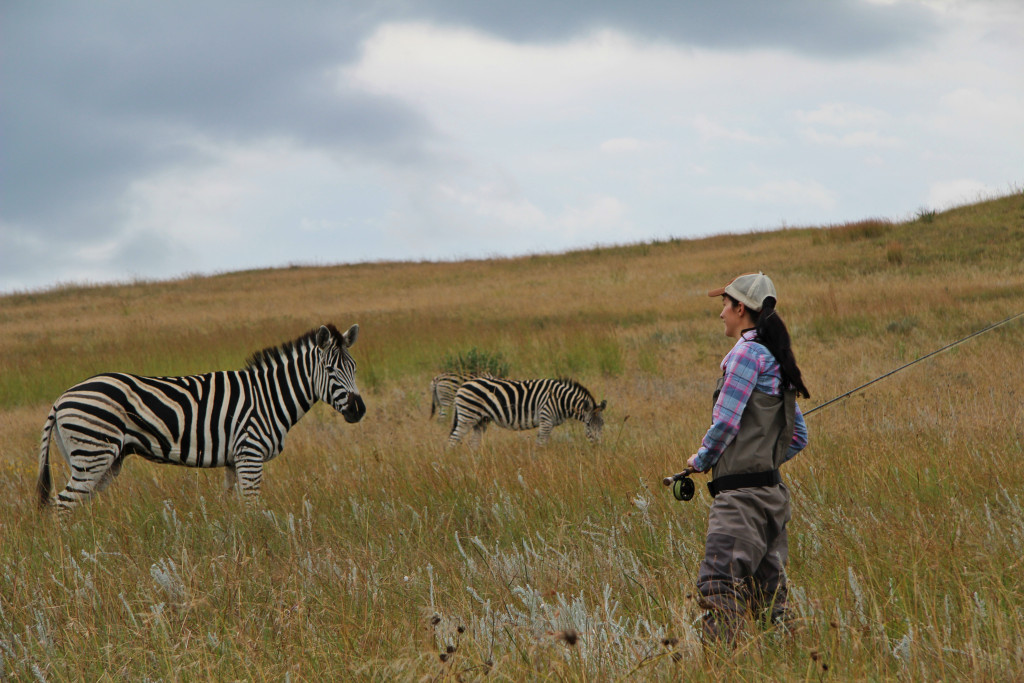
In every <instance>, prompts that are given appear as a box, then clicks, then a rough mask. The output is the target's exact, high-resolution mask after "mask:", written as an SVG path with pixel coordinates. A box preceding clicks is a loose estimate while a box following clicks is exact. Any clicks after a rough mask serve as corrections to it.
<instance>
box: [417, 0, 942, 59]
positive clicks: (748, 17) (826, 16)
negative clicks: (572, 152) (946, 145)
mask: <svg viewBox="0 0 1024 683" xmlns="http://www.w3.org/2000/svg"><path fill="white" fill-rule="evenodd" d="M418 11H420V12H422V13H423V14H424V16H427V17H430V18H434V19H439V20H444V21H449V22H451V23H457V24H469V25H473V26H476V27H478V28H480V29H483V30H486V31H488V32H490V33H494V34H496V35H500V36H503V37H506V38H508V39H511V40H520V41H548V40H557V39H561V38H565V37H567V36H569V35H573V34H578V33H582V32H586V31H589V30H593V29H600V28H606V27H616V28H618V29H620V30H625V31H628V32H632V33H636V34H638V35H641V36H645V37H649V38H655V39H661V40H666V41H671V42H681V43H686V44H691V45H700V46H704V47H713V48H715V47H717V48H762V47H776V48H784V49H790V50H794V51H798V52H806V53H810V54H813V55H816V56H822V57H830V56H834V57H848V56H851V55H857V54H868V53H876V52H879V51H884V50H892V49H898V48H900V47H902V46H906V45H910V44H914V43H915V42H917V41H918V40H920V39H921V38H922V37H923V36H925V35H928V34H929V33H932V32H934V30H935V28H936V26H935V23H934V20H933V18H932V14H931V13H930V12H929V11H928V10H927V9H925V8H923V7H920V6H917V5H912V4H898V5H872V4H870V3H867V2H864V1H863V0H829V1H828V2H808V1H806V0H772V1H771V2H763V1H762V0H715V1H714V2H707V1H706V0H678V1H675V2H666V1H665V0H633V2H619V1H618V0H595V1H594V2H547V1H545V0H521V1H520V2H478V1H477V0H434V1H433V2H430V3H426V4H424V5H420V6H419V9H418Z"/></svg>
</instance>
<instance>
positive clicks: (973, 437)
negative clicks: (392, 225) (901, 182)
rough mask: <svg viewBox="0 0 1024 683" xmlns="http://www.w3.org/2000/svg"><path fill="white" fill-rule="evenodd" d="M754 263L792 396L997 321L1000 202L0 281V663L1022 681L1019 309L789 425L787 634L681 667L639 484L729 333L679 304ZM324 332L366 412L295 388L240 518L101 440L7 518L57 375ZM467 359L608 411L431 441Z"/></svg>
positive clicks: (40, 667)
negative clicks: (765, 276) (439, 257)
mask: <svg viewBox="0 0 1024 683" xmlns="http://www.w3.org/2000/svg"><path fill="white" fill-rule="evenodd" d="M894 244H898V245H900V246H899V250H898V251H899V257H898V258H896V257H894V256H893V254H894V253H895V249H894V247H893V245H894ZM754 269H762V270H764V271H765V272H767V273H769V274H770V275H772V277H773V278H774V279H775V281H776V284H777V285H778V288H779V290H780V308H779V310H780V313H781V314H782V315H783V316H784V317H785V319H786V321H787V324H788V325H789V328H790V330H791V332H792V334H793V337H794V342H795V347H796V351H797V354H798V360H799V362H800V364H801V366H802V368H803V370H804V374H805V377H806V378H807V381H808V385H809V387H810V389H811V391H812V393H813V398H812V400H810V401H805V402H803V405H804V408H805V409H809V408H811V407H813V406H814V405H817V404H819V403H821V402H823V401H824V400H825V399H827V398H830V397H832V396H835V395H837V394H839V393H841V392H843V391H845V390H847V389H849V388H852V387H853V386H856V385H858V384H861V383H862V382H865V381H868V380H870V379H872V378H874V377H876V376H878V375H880V374H881V373H883V372H885V371H888V370H890V369H892V368H893V367H895V366H897V365H899V364H902V363H904V362H907V361H910V360H912V359H914V358H916V357H918V356H920V355H922V354H923V353H926V352H928V351H931V350H932V349H934V348H937V347H938V346H941V345H943V344H944V343H947V342H949V341H952V340H954V339H956V338H959V337H961V336H964V335H966V334H968V333H970V332H972V331H974V330H976V329H979V328H980V327H983V326H984V325H986V324H988V323H989V322H992V321H994V320H999V319H1003V318H1005V317H1007V316H1008V315H1010V314H1013V313H1017V312H1019V311H1020V310H1024V305H1022V304H1021V301H1024V296H1022V295H1024V196H1022V195H1020V194H1015V195H1013V196H1009V197H1005V198H1002V199H999V200H995V201H990V202H985V203H983V204H979V205H975V206H970V207H963V208H960V209H956V210H953V211H949V212H946V213H941V214H937V215H935V216H933V217H931V218H930V219H929V220H927V221H925V220H917V221H911V222H906V223H892V222H887V221H865V222H864V223H857V224H851V225H848V226H833V227H829V228H806V229H788V230H782V231H777V232H767V233H756V234H749V235H733V236H724V237H716V238H710V239H705V240H693V241H682V240H679V241H670V242H661V243H652V244H642V245H633V246H627V247H621V248H615V249H598V250H590V251H584V252H576V253H570V254H564V255H557V256H535V257H526V258H519V259H507V260H494V261H481V262H467V263H403V264H368V265H360V266H346V267H337V268H296V269H282V270H274V271H263V272H246V273H234V274H226V275H221V276H218V277H213V278H191V279H184V280H180V281H175V282H167V283H151V284H138V285H134V286H124V287H92V288H65V289H60V290H57V291H50V292H41V293H31V294H22V295H18V296H9V297H4V298H2V299H0V322H2V326H0V662H2V664H0V679H3V678H4V677H6V678H9V679H11V680H47V681H56V680H119V679H130V680H145V679H148V680H166V681H178V680H236V679H240V680H292V681H300V680H349V679H353V678H356V679H364V680H395V679H397V680H421V679H423V678H434V679H452V680H455V679H461V680H481V679H484V678H486V679H493V680H523V679H534V680H547V679H557V680H566V679H568V680H609V679H618V678H629V677H635V678H641V679H655V680H658V679H664V680H676V679H679V678H683V679H693V680H704V679H713V680H736V679H737V678H741V679H759V678H766V679H805V678H808V679H813V680H821V679H824V678H828V677H834V678H840V679H856V680H862V679H894V678H904V679H926V680H935V679H945V680H951V679H957V680H960V679H974V680H993V679H995V680H1008V679H1009V680H1012V679H1015V678H1020V677H1022V676H1024V646H1022V645H1021V643H1024V637H1022V636H1024V634H1022V632H1021V631H1022V627H1021V624H1022V623H1024V620H1022V617H1024V613H1022V612H1024V597H1022V594H1024V581H1022V579H1021V576H1022V574H1024V571H1022V570H1024V567H1022V563H1021V557H1022V556H1024V506H1022V501H1021V493H1020V492H1021V488H1022V483H1024V469H1022V467H1021V466H1020V462H1021V461H1022V456H1024V446H1022V436H1021V435H1022V432H1024V409H1022V394H1021V391H1022V388H1021V387H1024V362H1022V360H1021V359H1022V358H1024V341H1022V340H1024V331H1022V329H1021V324H1022V323H1021V322H1020V321H1018V322H1016V323H1014V324H1013V325H1008V326H1006V327H1004V328H1000V329H998V330H995V331H992V332H990V333H988V334H986V335H984V336H982V337H978V338H977V339H974V340H972V341H970V342H968V343H966V344H964V345H962V346H959V347H956V348H955V349H952V350H950V351H949V352H946V353H944V354H942V355H941V356H936V357H935V358H933V359H930V360H929V361H927V362H926V363H922V364H920V365H918V366H915V367H914V368H911V369H909V370H907V371H905V372H903V373H900V374H898V375H895V376H894V377H892V378H891V379H889V380H887V381H885V382H883V383H880V384H878V385H875V386H873V387H871V388H870V389H868V390H866V391H864V392H863V393H861V394H858V395H856V396H854V397H851V398H849V399H846V400H845V401H843V402H842V403H839V404H836V405H834V406H832V407H829V408H827V409H825V410H823V411H821V412H820V413H817V414H815V415H812V416H811V417H810V418H809V427H810V430H811V445H810V446H809V447H808V449H807V450H806V451H805V452H804V453H802V454H801V455H800V457H798V458H797V459H796V460H794V461H793V462H792V463H791V464H789V465H787V467H786V471H785V478H786V481H787V484H788V485H789V487H790V488H791V489H792V491H793V494H794V495H793V498H794V519H793V522H792V526H791V541H790V545H791V549H790V550H791V553H790V566H789V571H790V580H791V583H792V586H793V594H794V604H795V607H796V609H797V611H798V613H799V615H800V617H801V626H802V627H801V629H800V630H799V631H798V632H797V633H796V634H795V635H792V636H785V637H784V636H782V635H781V634H779V633H775V632H772V631H768V632H761V631H757V630H754V631H752V633H753V635H752V636H751V637H750V638H748V639H745V640H743V641H742V642H741V643H740V646H739V647H738V648H737V649H736V650H734V651H729V652H703V651H702V649H701V647H700V645H699V641H698V639H697V633H696V630H695V624H696V619H697V618H698V616H699V611H698V609H697V607H696V605H695V604H694V601H693V597H692V596H693V592H694V587H693V584H694V581H695V578H696V569H697V564H698V562H699V559H700V556H701V555H702V552H703V535H704V531H705V528H706V516H707V505H708V503H709V498H708V497H707V495H706V493H701V494H699V495H698V497H697V499H695V500H694V501H693V502H691V503H689V504H680V503H677V502H675V501H674V500H673V499H672V498H671V496H669V495H666V492H665V490H664V489H663V488H662V487H661V485H660V483H659V482H660V479H661V477H662V476H664V475H665V474H667V473H670V472H673V471H676V470H678V469H681V467H682V465H683V463H684V461H685V459H686V457H687V456H688V455H689V454H690V453H691V452H693V449H694V448H695V447H696V445H697V443H698V440H699V438H700V437H701V435H702V433H703V430H704V428H706V425H707V421H708V414H709V410H710V395H709V392H710V388H711V387H712V386H713V383H714V380H715V379H716V375H717V373H718V369H717V364H718V361H719V360H720V358H721V356H722V355H723V354H724V353H725V352H726V351H727V350H728V348H729V344H730V342H729V340H727V339H726V338H724V337H723V336H722V334H721V324H720V322H719V321H718V320H717V318H716V316H717V313H718V310H719V309H718V306H717V302H715V301H711V300H709V299H708V298H707V297H706V296H705V292H706V290H707V289H709V288H711V287H713V286H716V285H719V284H721V283H723V282H724V281H726V280H727V279H728V278H730V277H732V276H733V275H735V274H737V273H740V272H746V271H749V270H754ZM326 321H333V322H335V323H337V324H338V325H348V324H350V323H353V322H358V323H360V325H361V326H362V329H361V334H360V338H359V341H358V343H357V345H356V346H355V347H354V348H353V354H354V356H355V358H356V360H357V362H358V364H359V373H358V381H359V382H360V385H361V387H362V390H363V394H364V398H365V399H366V402H367V407H368V413H367V416H366V418H365V419H364V420H363V422H361V423H359V424H357V425H347V424H345V423H344V421H343V420H340V419H339V417H338V416H337V415H335V414H333V413H332V412H331V411H330V410H329V409H326V408H325V407H324V406H322V405H321V406H317V407H316V409H315V410H314V411H312V413H311V414H310V415H308V416H307V417H306V418H305V419H304V420H303V421H302V422H301V423H300V424H299V425H298V426H297V427H296V428H295V429H294V430H293V432H292V434H291V435H290V436H289V441H288V443H287V444H286V447H285V451H284V453H283V454H282V455H281V456H280V457H279V458H278V459H276V460H274V461H273V462H271V463H269V464H268V466H267V476H266V478H265V484H264V496H263V501H262V505H261V507H260V508H259V509H258V510H255V511H249V510H246V509H245V508H244V506H243V505H242V504H241V503H240V501H239V500H238V499H237V497H236V496H234V495H229V494H226V493H225V492H224V491H223V490H222V488H221V486H222V473H221V472H219V471H196V470H187V469H183V468H172V467H160V466H155V465H152V464H149V463H146V462H144V461H141V460H139V459H132V460H129V461H128V463H127V464H126V467H125V469H124V471H123V473H122V476H121V477H120V478H119V479H118V480H117V481H116V482H115V483H114V485H113V486H111V488H110V489H108V491H106V492H105V493H104V494H102V495H101V496H99V497H98V498H96V499H95V500H94V501H93V502H92V503H91V504H90V505H88V506H87V507H85V508H83V509H82V510H80V511H79V512H78V513H77V514H76V515H75V516H74V518H73V520H72V521H71V522H70V523H69V524H68V525H66V526H65V527H63V528H62V527H60V526H59V525H58V523H57V521H56V520H54V519H52V518H50V517H49V516H42V517H40V516H39V515H38V514H37V513H36V511H35V509H34V501H33V496H32V486H33V483H34V478H35V468H36V455H37V448H38V436H39V429H40V427H41V425H42V423H43V420H44V419H45V416H46V413H47V411H48V409H49V404H50V403H51V402H52V401H53V400H54V399H55V398H56V397H57V395H59V393H60V392H61V391H63V390H64V389H65V388H66V387H67V386H69V385H70V384H72V383H74V382H75V381H78V380H80V379H83V378H84V377H86V376H88V375H89V374H92V373H94V372H99V371H107V370H124V371H129V372H135V373H140V374H157V375H164V374H184V373H193V372H202V371H207V370H212V369H222V368H235V367H240V366H241V365H242V364H243V363H244V361H245V358H246V357H247V356H248V355H249V354H250V353H252V352H254V351H256V350H258V349H260V348H263V347H265V346H269V345H273V344H277V343H280V342H283V341H285V340H288V339H291V338H294V337H296V336H298V335H299V334H301V333H302V332H304V331H306V330H307V329H309V328H311V327H313V326H315V325H318V324H320V323H321V322H326ZM472 348H476V349H482V350H487V351H491V352H494V353H500V354H501V355H502V357H503V358H504V359H506V360H507V361H508V362H509V364H510V366H511V373H512V374H513V375H514V376H544V375H552V374H571V375H573V376H575V377H576V378H577V379H579V380H580V381H581V382H583V383H584V384H585V385H586V386H587V387H588V388H590V389H591V391H592V392H594V393H595V395H596V396H597V397H598V398H599V399H600V398H607V399H608V401H609V408H608V414H607V422H606V427H605V434H604V439H603V442H602V444H601V445H600V446H598V447H590V446H589V445H588V444H587V442H586V440H585V439H584V438H583V434H582V428H581V427H580V426H579V425H567V426H563V427H560V428H558V429H556V430H555V432H554V435H553V438H552V443H551V445H550V446H549V447H548V448H546V449H543V450H539V449H537V448H536V446H535V445H534V442H533V439H534V437H535V434H534V433H512V432H502V431H500V430H497V429H491V430H489V431H488V433H487V435H486V437H485V439H484V444H483V447H482V448H481V449H480V450H479V451H475V452H474V451H472V450H471V449H469V448H466V447H462V448H458V449H455V450H452V451H446V450H445V449H444V443H445V437H446V432H447V426H446V425H444V424H442V423H441V422H431V421H430V420H429V419H428V417H427V416H428V414H429V396H428V395H427V387H428V384H429V380H430V377H431V376H432V375H433V374H434V373H435V372H436V371H437V370H438V369H439V367H438V366H439V364H440V363H441V361H442V359H443V358H444V357H445V356H446V355H448V354H453V353H458V352H460V351H465V350H468V349H472ZM57 470H58V472H57V474H58V480H59V481H62V480H61V477H63V476H64V475H65V473H66V468H64V467H62V463H58V466H57Z"/></svg>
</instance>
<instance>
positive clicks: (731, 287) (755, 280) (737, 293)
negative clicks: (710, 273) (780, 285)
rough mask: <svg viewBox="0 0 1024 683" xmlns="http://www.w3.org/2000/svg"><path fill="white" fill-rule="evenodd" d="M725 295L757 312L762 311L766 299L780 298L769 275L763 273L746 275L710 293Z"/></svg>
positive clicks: (711, 294)
mask: <svg viewBox="0 0 1024 683" xmlns="http://www.w3.org/2000/svg"><path fill="white" fill-rule="evenodd" d="M723 294H728V295H729V296H731V297H732V298H733V299H736V301H739V302H741V303H742V304H744V305H745V306H746V307H747V308H750V309H753V310H755V311H760V310H761V307H762V306H764V300H765V298H766V297H769V296H770V297H774V298H775V299H776V300H778V298H779V297H778V295H776V294H775V285H773V284H772V281H771V280H770V279H769V278H768V276H767V275H765V274H764V273H761V272H757V273H745V274H743V275H740V276H739V277H738V278H736V279H735V280H733V281H732V282H730V283H729V284H727V285H726V286H725V287H721V288H719V289H712V290H711V291H709V292H708V296H722V295H723Z"/></svg>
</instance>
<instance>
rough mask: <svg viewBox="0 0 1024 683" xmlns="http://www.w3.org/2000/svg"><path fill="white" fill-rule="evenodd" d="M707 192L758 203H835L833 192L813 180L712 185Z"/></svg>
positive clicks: (823, 205) (823, 206) (828, 205)
mask: <svg viewBox="0 0 1024 683" xmlns="http://www.w3.org/2000/svg"><path fill="white" fill-rule="evenodd" d="M708 192H709V193H711V194H715V195H721V196H725V197H733V198H736V199H740V200H743V201H745V202H752V203H758V204H769V205H778V206H784V205H792V206H804V205H808V204H810V205H812V206H816V207H818V208H820V209H831V208H833V207H834V206H835V205H836V195H835V193H834V192H832V191H830V190H829V189H828V188H826V187H824V186H823V185H822V184H821V183H819V182H817V181H813V180H812V181H799V180H780V181H770V182H766V183H762V184H760V185H757V186H754V187H713V188H709V190H708Z"/></svg>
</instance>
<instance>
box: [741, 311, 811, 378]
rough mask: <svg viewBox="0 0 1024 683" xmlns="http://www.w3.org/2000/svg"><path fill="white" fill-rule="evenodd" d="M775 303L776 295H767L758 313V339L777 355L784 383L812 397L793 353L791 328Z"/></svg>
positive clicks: (755, 326)
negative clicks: (787, 326) (787, 325)
mask: <svg viewBox="0 0 1024 683" xmlns="http://www.w3.org/2000/svg"><path fill="white" fill-rule="evenodd" d="M775 303H776V302H775V297H773V296H769V297H765V299H764V301H763V302H762V304H761V310H760V312H758V313H757V314H756V315H757V320H756V322H755V323H754V331H755V332H756V333H757V341H758V342H760V343H761V344H763V345H764V346H765V347H766V348H767V349H768V350H769V351H770V352H771V354H772V355H773V356H775V360H776V361H777V362H778V364H779V370H780V371H781V373H782V381H783V383H784V384H786V385H788V386H792V387H793V388H794V389H796V393H797V394H798V395H800V396H803V397H804V398H810V397H811V394H810V392H809V391H807V387H805V386H804V379H803V375H802V373H801V372H800V368H799V367H798V366H797V364H796V357H795V356H794V355H793V349H792V346H791V345H790V339H789V330H787V329H786V323H784V322H783V321H782V318H781V317H779V314H778V313H776V312H775ZM751 313H754V311H751Z"/></svg>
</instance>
